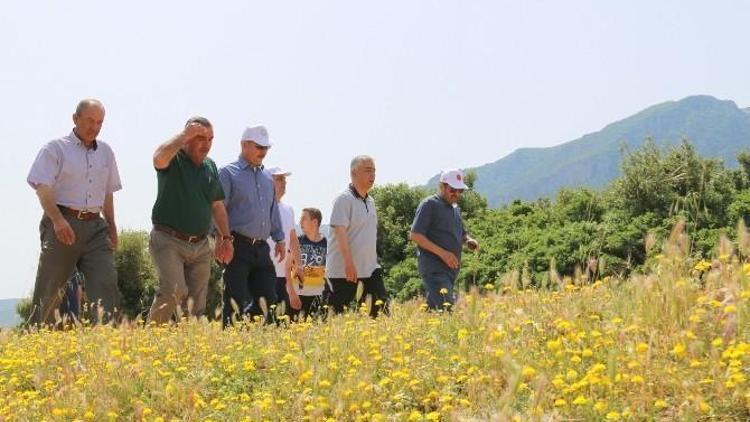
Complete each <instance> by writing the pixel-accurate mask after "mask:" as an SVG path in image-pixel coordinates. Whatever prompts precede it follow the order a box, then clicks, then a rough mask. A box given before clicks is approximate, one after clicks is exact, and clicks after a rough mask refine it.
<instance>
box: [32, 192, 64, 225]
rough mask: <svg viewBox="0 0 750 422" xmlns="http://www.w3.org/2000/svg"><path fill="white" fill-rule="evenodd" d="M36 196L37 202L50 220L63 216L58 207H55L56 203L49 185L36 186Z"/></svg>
mask: <svg viewBox="0 0 750 422" xmlns="http://www.w3.org/2000/svg"><path fill="white" fill-rule="evenodd" d="M36 196H37V197H39V204H40V205H41V206H42V209H43V210H44V213H45V214H46V215H47V217H49V218H50V219H51V220H52V221H57V220H60V219H61V218H63V215H62V213H61V212H60V209H59V208H57V203H56V202H55V192H54V191H53V190H52V188H51V187H50V186H47V185H39V186H37V188H36Z"/></svg>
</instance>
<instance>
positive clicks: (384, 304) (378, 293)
mask: <svg viewBox="0 0 750 422" xmlns="http://www.w3.org/2000/svg"><path fill="white" fill-rule="evenodd" d="M329 281H330V282H331V288H332V289H333V292H331V297H330V299H329V301H328V304H329V305H330V306H332V307H333V310H334V312H336V313H337V314H340V313H342V312H344V311H345V310H346V309H349V308H351V306H352V302H353V301H354V299H356V295H357V283H351V282H348V281H346V279H345V278H330V279H329ZM359 281H361V282H362V284H363V287H364V290H363V291H362V297H361V298H359V304H362V303H365V302H366V301H367V297H368V296H369V297H370V298H371V300H372V305H371V306H370V316H371V317H373V318H377V317H378V314H379V313H380V312H381V311H382V312H383V313H384V314H386V315H388V313H389V312H390V311H389V307H388V301H389V298H388V291H386V290H385V284H383V272H382V271H381V269H380V268H378V269H376V270H375V271H373V273H372V274H371V275H370V276H369V277H367V278H360V279H359Z"/></svg>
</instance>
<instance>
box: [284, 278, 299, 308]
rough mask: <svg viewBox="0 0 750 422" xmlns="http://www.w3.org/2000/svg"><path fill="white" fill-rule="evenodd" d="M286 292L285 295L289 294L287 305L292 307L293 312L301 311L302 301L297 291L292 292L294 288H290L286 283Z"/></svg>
mask: <svg viewBox="0 0 750 422" xmlns="http://www.w3.org/2000/svg"><path fill="white" fill-rule="evenodd" d="M286 292H287V294H289V305H291V306H292V309H294V310H295V311H299V310H300V309H302V300H300V298H299V295H298V294H297V291H295V290H294V287H292V286H290V285H289V284H288V283H287V285H286Z"/></svg>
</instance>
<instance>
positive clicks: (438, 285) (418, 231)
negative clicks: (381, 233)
mask: <svg viewBox="0 0 750 422" xmlns="http://www.w3.org/2000/svg"><path fill="white" fill-rule="evenodd" d="M463 179H464V174H463V173H462V172H461V171H460V170H446V171H443V172H442V173H441V174H440V182H439V183H438V193H437V194H435V195H432V196H429V197H427V198H425V199H424V200H423V201H422V202H421V203H420V204H419V206H418V207H417V213H416V215H415V216H414V222H413V223H412V226H411V233H410V234H409V238H410V239H411V240H412V241H414V243H416V244H417V246H418V253H419V256H418V261H417V262H418V267H419V275H420V276H421V277H422V282H423V283H424V288H425V292H426V294H427V306H428V307H429V309H431V310H440V309H444V308H445V307H446V304H448V305H447V306H448V307H449V306H452V305H453V304H454V302H455V298H454V293H453V284H454V283H455V281H456V277H457V276H458V270H459V268H460V267H461V249H462V248H463V245H464V243H465V244H466V246H467V247H468V248H469V249H471V250H476V249H477V248H479V243H478V242H477V241H476V240H474V239H472V238H471V237H470V236H469V235H468V234H467V233H466V230H465V229H464V223H463V220H462V219H461V210H460V209H459V208H458V199H459V197H460V196H461V193H463V191H464V190H466V188H467V186H466V184H465V183H464V180H463Z"/></svg>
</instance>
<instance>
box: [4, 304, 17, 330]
mask: <svg viewBox="0 0 750 422" xmlns="http://www.w3.org/2000/svg"><path fill="white" fill-rule="evenodd" d="M19 300H20V299H0V328H7V327H13V326H15V325H17V324H18V323H19V322H20V321H19V319H18V315H16V303H18V301H19Z"/></svg>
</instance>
